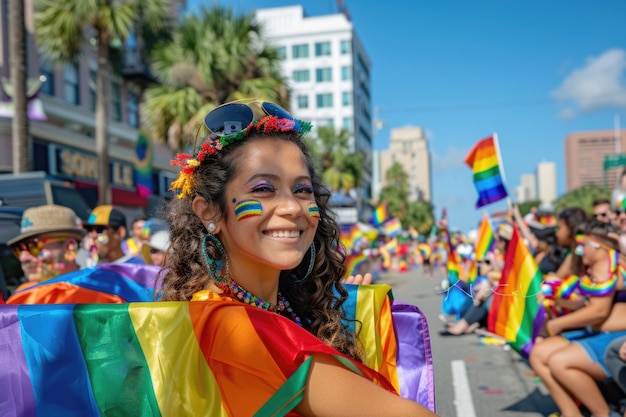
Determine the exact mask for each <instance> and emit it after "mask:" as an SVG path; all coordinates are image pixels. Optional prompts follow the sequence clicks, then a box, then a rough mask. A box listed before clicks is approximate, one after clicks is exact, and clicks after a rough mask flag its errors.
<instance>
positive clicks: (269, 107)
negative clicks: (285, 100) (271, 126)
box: [261, 102, 293, 120]
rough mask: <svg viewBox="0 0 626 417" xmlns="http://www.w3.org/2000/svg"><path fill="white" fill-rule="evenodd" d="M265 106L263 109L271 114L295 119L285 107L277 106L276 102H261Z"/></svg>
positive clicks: (280, 117) (281, 117)
mask: <svg viewBox="0 0 626 417" xmlns="http://www.w3.org/2000/svg"><path fill="white" fill-rule="evenodd" d="M261 105H262V106H263V110H264V111H265V113H267V114H268V115H270V116H276V117H278V118H279V119H289V120H293V116H292V115H290V114H289V113H288V112H287V110H285V109H283V108H282V107H280V106H277V105H276V104H274V103H268V102H264V103H262V104H261Z"/></svg>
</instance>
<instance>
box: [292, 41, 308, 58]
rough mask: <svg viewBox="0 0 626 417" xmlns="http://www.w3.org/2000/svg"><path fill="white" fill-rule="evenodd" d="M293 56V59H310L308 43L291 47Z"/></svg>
mask: <svg viewBox="0 0 626 417" xmlns="http://www.w3.org/2000/svg"><path fill="white" fill-rule="evenodd" d="M291 55H292V57H293V59H298V58H308V57H309V45H308V44H306V43H303V44H300V45H293V46H292V47H291Z"/></svg>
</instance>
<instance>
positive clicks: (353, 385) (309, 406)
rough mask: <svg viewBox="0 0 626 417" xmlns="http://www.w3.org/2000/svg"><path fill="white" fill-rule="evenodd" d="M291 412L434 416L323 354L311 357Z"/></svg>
mask: <svg viewBox="0 0 626 417" xmlns="http://www.w3.org/2000/svg"><path fill="white" fill-rule="evenodd" d="M295 411H296V412H297V413H299V414H302V415H303V416H318V417H326V416H327V417H330V416H341V417H345V416H355V417H356V416H359V417H367V416H372V417H379V416H390V417H393V416H407V417H408V416H411V417H422V416H423V417H434V416H436V414H434V413H432V412H431V411H430V410H428V409H426V408H425V407H423V406H421V405H420V404H418V403H416V402H413V401H410V400H407V399H404V398H401V397H398V396H397V395H394V394H393V393H391V392H388V391H386V390H384V389H383V388H380V387H379V386H377V385H375V384H374V383H373V382H370V381H369V380H367V379H365V378H363V377H361V376H359V375H357V374H355V373H354V372H352V371H349V370H347V369H346V368H344V367H342V366H341V365H340V364H339V363H338V362H337V361H336V360H335V359H333V358H332V357H329V356H325V355H315V356H314V358H313V364H312V365H311V370H310V371H309V376H308V378H307V384H306V388H305V390H304V398H303V399H302V402H300V404H298V406H297V407H296V408H295Z"/></svg>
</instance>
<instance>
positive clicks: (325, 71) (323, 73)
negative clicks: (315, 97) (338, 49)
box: [315, 68, 333, 83]
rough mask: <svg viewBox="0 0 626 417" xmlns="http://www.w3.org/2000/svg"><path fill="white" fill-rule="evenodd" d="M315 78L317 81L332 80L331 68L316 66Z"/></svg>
mask: <svg viewBox="0 0 626 417" xmlns="http://www.w3.org/2000/svg"><path fill="white" fill-rule="evenodd" d="M315 80H316V81H317V82H318V83H323V82H328V81H332V80H333V69H332V68H318V69H316V70H315Z"/></svg>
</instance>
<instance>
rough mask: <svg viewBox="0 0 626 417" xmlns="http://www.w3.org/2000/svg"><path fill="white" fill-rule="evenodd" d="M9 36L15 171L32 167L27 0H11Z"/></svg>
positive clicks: (25, 170)
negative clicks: (25, 26)
mask: <svg viewBox="0 0 626 417" xmlns="http://www.w3.org/2000/svg"><path fill="white" fill-rule="evenodd" d="M9 27H10V33H9V39H10V45H11V47H10V51H9V54H10V62H11V76H10V77H11V84H12V86H13V97H12V100H13V106H14V112H15V113H14V115H13V121H12V124H11V134H12V146H13V173H14V174H17V173H20V172H27V171H29V170H30V165H31V164H30V161H31V153H30V149H29V148H30V147H29V138H28V109H27V107H28V98H27V97H26V76H27V74H26V41H25V29H24V1H23V0H9Z"/></svg>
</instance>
